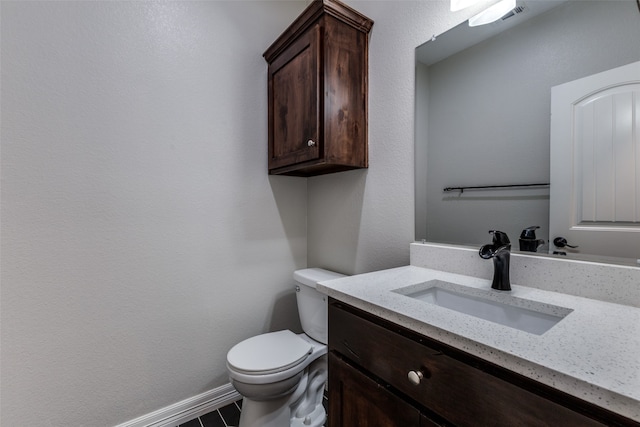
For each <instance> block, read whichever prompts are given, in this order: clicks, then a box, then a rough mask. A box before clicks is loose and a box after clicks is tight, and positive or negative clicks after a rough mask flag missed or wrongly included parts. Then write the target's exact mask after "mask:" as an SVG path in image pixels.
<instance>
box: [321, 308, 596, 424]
mask: <svg viewBox="0 0 640 427" xmlns="http://www.w3.org/2000/svg"><path fill="white" fill-rule="evenodd" d="M347 310H349V311H347ZM358 312H359V310H357V309H353V308H352V307H349V306H346V305H344V304H342V303H339V302H335V301H334V302H332V304H330V306H329V349H330V351H333V352H338V353H340V354H342V355H343V356H344V357H346V358H348V359H349V360H351V361H352V362H353V363H355V364H357V365H359V366H360V367H362V368H363V369H364V370H365V371H368V372H369V373H371V374H372V376H373V377H375V378H378V379H380V380H382V381H383V382H385V383H387V384H389V385H390V386H391V387H392V388H393V389H395V390H396V392H399V393H400V394H402V395H405V396H406V397H407V398H409V399H411V400H413V401H415V402H416V403H418V404H419V405H421V406H423V407H424V408H426V409H428V410H429V411H432V412H433V413H436V414H437V415H439V416H440V417H442V418H444V419H445V420H447V421H449V422H450V423H453V424H455V425H459V426H479V425H486V426H574V425H579V426H585V427H586V426H602V425H604V424H601V423H598V422H596V421H594V420H593V419H591V418H588V417H586V416H584V415H582V414H580V413H577V412H575V411H573V410H571V409H568V408H567V407H565V406H562V405H560V404H558V403H555V402H553V401H551V400H548V399H547V398H546V396H545V397H543V396H544V394H543V395H539V394H536V393H533V392H531V391H528V390H526V389H524V388H521V386H519V385H515V384H513V383H511V382H508V381H505V380H504V379H502V378H498V377H496V376H494V375H493V374H492V373H489V372H487V370H486V369H484V368H485V366H483V365H487V362H484V363H481V362H479V359H477V358H475V357H473V356H470V355H466V353H462V352H460V351H457V350H454V349H451V348H450V347H448V346H446V345H444V344H441V343H438V342H436V341H433V340H430V339H427V338H424V337H421V336H419V335H417V334H415V333H412V332H411V331H407V330H406V329H405V328H402V327H400V326H396V325H393V324H392V323H390V322H386V321H385V326H386V327H385V326H381V325H380V324H378V323H380V322H378V321H376V322H375V323H374V322H373V321H371V320H367V319H365V318H363V317H361V315H360V314H362V313H358ZM354 313H358V315H356V314H354ZM365 317H366V316H365ZM412 334H413V335H414V336H411V337H410V335H412ZM453 356H455V357H453ZM329 369H331V367H330V368H329ZM489 370H490V369H489ZM410 372H412V376H413V377H414V378H415V379H419V383H418V384H414V383H412V382H411V381H410V379H409V377H408V375H409V373H410ZM512 375H513V376H514V377H519V376H517V374H513V373H512ZM419 376H422V378H421V379H420V378H419ZM330 386H331V385H330Z"/></svg>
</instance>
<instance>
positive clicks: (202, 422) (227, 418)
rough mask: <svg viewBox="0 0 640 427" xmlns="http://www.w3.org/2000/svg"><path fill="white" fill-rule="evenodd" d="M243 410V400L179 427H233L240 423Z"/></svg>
mask: <svg viewBox="0 0 640 427" xmlns="http://www.w3.org/2000/svg"><path fill="white" fill-rule="evenodd" d="M241 410H242V400H238V401H237V402H234V403H230V404H229V405H227V406H225V407H223V408H220V409H216V410H215V411H213V412H209V413H208V414H205V415H202V416H201V417H198V418H196V419H194V420H191V421H187V422H186V423H184V424H180V426H179V427H232V426H237V425H238V424H239V422H240V411H241Z"/></svg>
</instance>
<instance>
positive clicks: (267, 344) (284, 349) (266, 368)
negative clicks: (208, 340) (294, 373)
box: [227, 330, 313, 375]
mask: <svg viewBox="0 0 640 427" xmlns="http://www.w3.org/2000/svg"><path fill="white" fill-rule="evenodd" d="M312 350H313V347H312V345H311V344H310V343H309V342H308V341H306V340H304V339H302V338H300V337H299V336H298V335H296V334H294V333H293V332H291V331H289V330H284V331H278V332H270V333H266V334H262V335H257V336H255V337H251V338H248V339H246V340H244V341H242V342H240V343H238V344H236V345H235V346H234V347H233V348H232V349H231V350H229V353H228V354H227V364H228V366H229V367H230V368H232V369H233V370H234V371H235V372H236V373H240V374H244V375H269V374H274V373H278V372H282V371H286V370H289V369H291V368H293V367H295V366H297V365H299V364H300V363H302V362H303V361H304V360H305V359H306V358H307V357H308V356H309V355H310V354H311V352H312Z"/></svg>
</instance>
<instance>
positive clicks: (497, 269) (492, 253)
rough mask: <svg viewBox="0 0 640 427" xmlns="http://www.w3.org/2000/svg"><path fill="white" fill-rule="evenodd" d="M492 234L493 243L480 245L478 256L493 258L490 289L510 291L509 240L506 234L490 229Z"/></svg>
mask: <svg viewBox="0 0 640 427" xmlns="http://www.w3.org/2000/svg"><path fill="white" fill-rule="evenodd" d="M489 233H491V234H493V243H492V244H490V245H484V246H482V247H480V252H479V253H480V257H481V258H484V259H489V258H492V259H493V282H492V283H491V288H492V289H497V290H499V291H510V290H511V283H510V281H509V261H510V259H511V242H510V241H509V237H507V234H506V233H504V232H502V231H498V230H491V231H489Z"/></svg>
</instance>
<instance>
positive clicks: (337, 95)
mask: <svg viewBox="0 0 640 427" xmlns="http://www.w3.org/2000/svg"><path fill="white" fill-rule="evenodd" d="M372 25H373V21H371V20H370V19H368V18H367V17H365V16H363V15H361V14H359V13H358V12H356V11H354V10H353V9H351V8H349V7H348V6H346V5H344V4H342V3H340V2H338V1H330V0H316V1H314V2H313V3H311V4H310V5H309V7H307V9H305V11H304V12H303V13H302V14H301V15H300V17H298V19H297V20H296V21H295V22H294V23H293V24H291V25H290V26H289V28H287V30H286V31H285V32H284V33H283V34H282V35H281V36H280V37H279V38H278V39H277V40H276V41H275V42H274V43H273V44H272V45H271V46H270V47H269V49H267V51H266V52H265V53H264V58H265V59H266V61H267V62H268V64H269V69H268V97H269V118H268V121H269V150H268V151H269V154H268V155H269V173H270V174H281V175H295V176H313V175H320V174H326V173H332V172H340V171H344V170H349V169H355V168H366V167H367V166H368V150H367V67H368V56H367V52H368V34H369V31H370V29H371V27H372Z"/></svg>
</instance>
